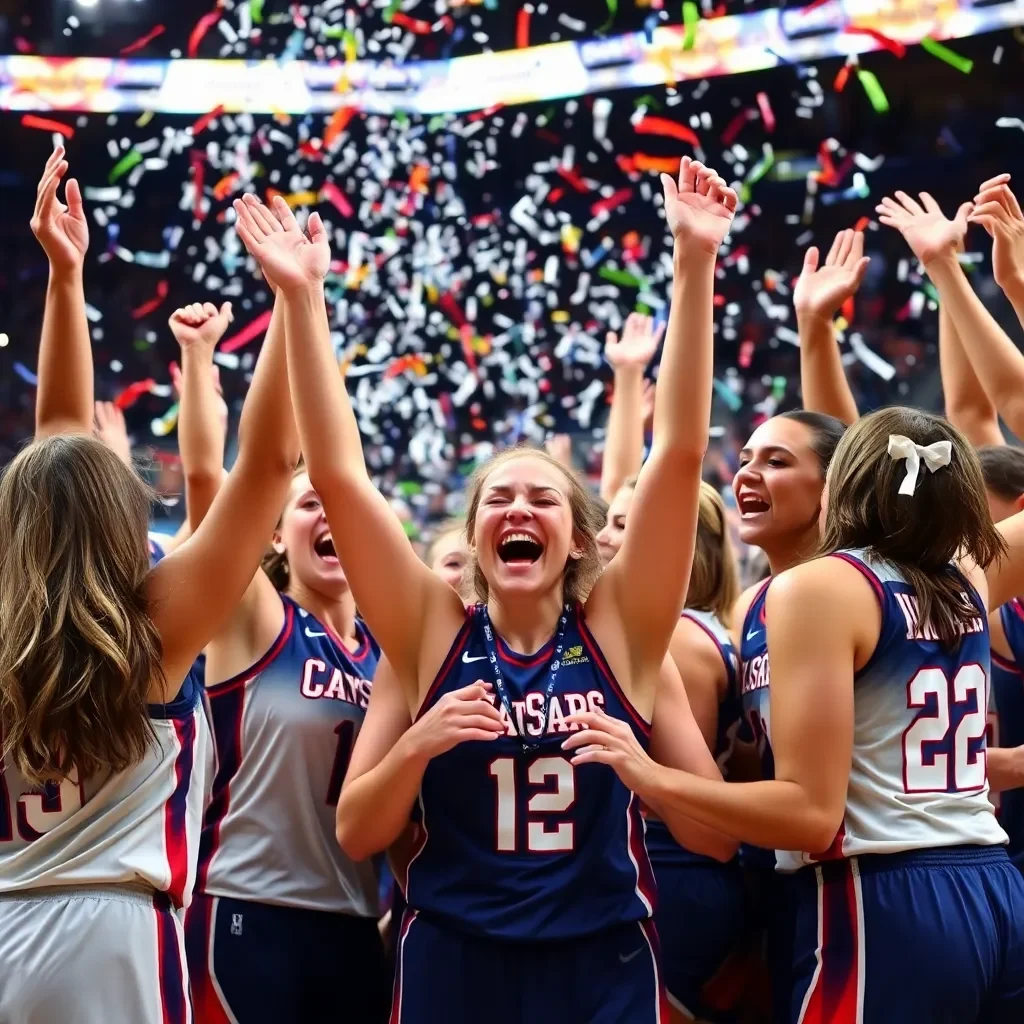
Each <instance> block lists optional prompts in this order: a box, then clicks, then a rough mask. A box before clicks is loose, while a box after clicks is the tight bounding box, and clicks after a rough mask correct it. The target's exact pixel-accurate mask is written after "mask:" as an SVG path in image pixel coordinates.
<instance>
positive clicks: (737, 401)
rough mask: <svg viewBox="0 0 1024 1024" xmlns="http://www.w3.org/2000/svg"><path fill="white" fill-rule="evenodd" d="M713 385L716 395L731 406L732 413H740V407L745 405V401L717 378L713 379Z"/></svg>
mask: <svg viewBox="0 0 1024 1024" xmlns="http://www.w3.org/2000/svg"><path fill="white" fill-rule="evenodd" d="M711 383H712V385H713V386H714V389H715V394H716V395H718V397H719V398H720V399H721V400H722V401H723V402H725V404H726V405H727V406H729V410H730V411H731V412H738V411H739V409H740V406H742V405H743V399H741V398H740V396H739V395H737V394H736V392H735V391H733V389H732V388H731V387H729V385H728V384H724V383H723V382H722V381H720V380H719V379H718V378H717V377H715V378H713V379H712V381H711Z"/></svg>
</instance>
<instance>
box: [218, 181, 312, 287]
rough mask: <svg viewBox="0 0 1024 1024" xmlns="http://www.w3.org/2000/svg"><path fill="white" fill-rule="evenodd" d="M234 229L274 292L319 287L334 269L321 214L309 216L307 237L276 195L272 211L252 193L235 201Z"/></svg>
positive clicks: (285, 205) (284, 203)
mask: <svg viewBox="0 0 1024 1024" xmlns="http://www.w3.org/2000/svg"><path fill="white" fill-rule="evenodd" d="M234 207H235V213H236V214H237V215H238V221H237V223H236V224H235V230H236V231H237V232H238V237H239V238H241V239H242V242H243V243H244V244H245V247H246V249H248V250H249V252H250V253H251V254H252V256H253V257H254V258H255V259H256V261H257V262H258V263H259V265H260V269H261V270H262V271H263V276H264V277H265V278H266V279H267V281H268V282H269V283H270V286H271V287H272V288H274V289H275V290H276V289H278V288H282V289H284V290H285V291H292V290H296V289H302V288H308V287H309V286H311V285H319V284H320V283H321V282H322V281H323V279H324V278H325V277H326V276H327V271H328V270H329V269H330V266H331V247H330V245H329V244H328V242H327V230H326V229H325V228H324V224H323V221H322V220H321V219H320V214H318V213H312V214H310V217H309V222H308V225H307V226H308V229H309V236H308V237H307V236H306V234H305V232H303V230H302V228H300V227H299V222H298V221H297V220H296V219H295V214H293V213H292V211H291V210H290V209H289V207H288V204H287V203H286V202H285V201H284V200H283V199H282V198H281V197H280V196H275V197H274V201H273V212H271V211H270V210H268V209H267V208H266V207H265V206H264V205H263V204H262V203H261V202H260V201H259V200H258V199H257V198H256V196H254V195H252V193H247V194H246V196H245V198H244V200H241V199H236V200H235V202H234Z"/></svg>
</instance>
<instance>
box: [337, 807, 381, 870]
mask: <svg viewBox="0 0 1024 1024" xmlns="http://www.w3.org/2000/svg"><path fill="white" fill-rule="evenodd" d="M338 808H339V812H340V810H341V804H340V803H339V804H338ZM355 824H356V823H355V822H353V821H352V820H351V819H350V818H349V817H347V816H346V815H344V814H341V813H339V814H338V816H337V819H336V820H335V824H334V837H335V839H337V840H338V846H340V847H341V852H342V853H343V854H345V856H346V857H348V859H349V860H351V861H355V862H356V863H358V862H359V861H363V860H367V859H368V858H370V857H372V856H373V855H374V854H375V853H377V852H378V851H377V850H376V849H374V848H373V847H372V846H371V844H369V843H367V842H366V839H367V835H366V829H360V828H356V827H354V826H355Z"/></svg>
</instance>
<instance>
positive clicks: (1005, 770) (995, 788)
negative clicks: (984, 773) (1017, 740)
mask: <svg viewBox="0 0 1024 1024" xmlns="http://www.w3.org/2000/svg"><path fill="white" fill-rule="evenodd" d="M987 759H988V786H989V790H990V791H991V792H993V793H1002V792H1004V791H1005V790H1007V789H1017V788H1018V787H1020V786H1024V746H1020V747H989V748H988V751H987Z"/></svg>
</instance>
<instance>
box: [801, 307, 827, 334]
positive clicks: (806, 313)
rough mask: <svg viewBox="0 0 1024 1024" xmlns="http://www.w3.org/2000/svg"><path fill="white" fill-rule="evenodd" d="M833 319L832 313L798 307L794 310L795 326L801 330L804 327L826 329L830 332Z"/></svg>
mask: <svg viewBox="0 0 1024 1024" xmlns="http://www.w3.org/2000/svg"><path fill="white" fill-rule="evenodd" d="M834 318H835V313H834V312H833V313H826V312H824V311H822V310H818V309H801V308H800V307H799V306H798V307H797V308H796V324H797V327H798V328H801V329H802V328H804V327H808V328H813V327H827V328H828V330H829V331H831V330H832V328H833V324H834Z"/></svg>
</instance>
